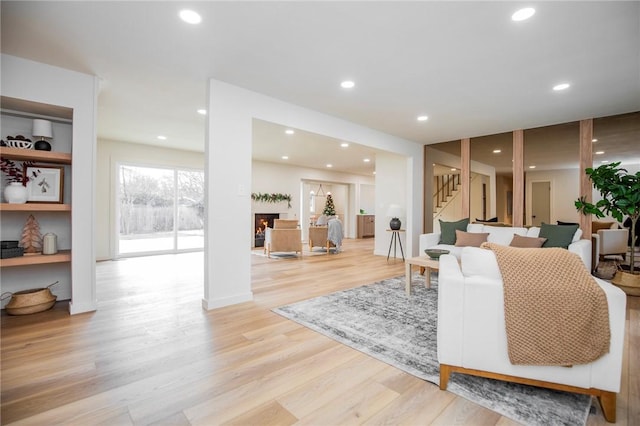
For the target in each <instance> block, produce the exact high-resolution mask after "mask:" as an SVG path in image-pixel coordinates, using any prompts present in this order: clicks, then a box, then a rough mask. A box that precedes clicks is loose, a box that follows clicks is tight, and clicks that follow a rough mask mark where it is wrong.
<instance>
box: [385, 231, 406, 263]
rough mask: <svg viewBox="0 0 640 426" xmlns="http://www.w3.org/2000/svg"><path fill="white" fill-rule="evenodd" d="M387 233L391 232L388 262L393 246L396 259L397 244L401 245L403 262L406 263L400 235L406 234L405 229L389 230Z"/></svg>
mask: <svg viewBox="0 0 640 426" xmlns="http://www.w3.org/2000/svg"><path fill="white" fill-rule="evenodd" d="M387 232H391V241H389V252H388V253H387V261H389V256H390V255H391V246H393V258H394V259H395V258H396V244H399V245H400V253H401V254H402V261H404V251H403V250H402V241H401V240H400V233H401V232H404V229H398V230H395V229H387Z"/></svg>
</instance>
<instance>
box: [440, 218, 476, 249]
mask: <svg viewBox="0 0 640 426" xmlns="http://www.w3.org/2000/svg"><path fill="white" fill-rule="evenodd" d="M438 220H439V221H440V244H455V243H456V229H459V230H460V231H466V230H467V225H469V218H466V219H461V220H458V221H457V222H444V221H442V220H441V219H438Z"/></svg>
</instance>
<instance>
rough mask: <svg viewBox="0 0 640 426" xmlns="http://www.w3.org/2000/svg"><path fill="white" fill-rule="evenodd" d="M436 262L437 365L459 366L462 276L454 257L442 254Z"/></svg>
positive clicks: (461, 326) (462, 292)
mask: <svg viewBox="0 0 640 426" xmlns="http://www.w3.org/2000/svg"><path fill="white" fill-rule="evenodd" d="M439 262H440V264H439V268H440V269H439V272H438V331H437V341H438V344H437V347H438V362H439V363H440V364H449V365H462V355H463V354H462V339H463V326H464V315H463V312H464V304H463V299H464V276H463V275H462V270H461V269H460V264H459V263H458V259H457V258H456V257H455V256H453V255H451V254H446V255H442V256H440V261H439Z"/></svg>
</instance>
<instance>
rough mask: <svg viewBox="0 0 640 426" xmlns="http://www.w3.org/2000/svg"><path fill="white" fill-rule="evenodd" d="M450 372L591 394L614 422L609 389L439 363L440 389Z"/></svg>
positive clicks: (613, 398)
mask: <svg viewBox="0 0 640 426" xmlns="http://www.w3.org/2000/svg"><path fill="white" fill-rule="evenodd" d="M451 373H462V374H469V375H471V376H479V377H486V378H489V379H496V380H502V381H506V382H513V383H520V384H523V385H531V386H538V387H541V388H548V389H554V390H560V391H565V392H573V393H581V394H585V395H592V396H595V397H597V398H598V400H599V401H600V406H601V407H602V413H603V414H604V418H605V420H606V421H608V422H610V423H615V422H616V393H615V392H610V391H604V390H601V389H594V388H588V389H587V388H580V387H577V386H569V385H561V384H559V383H552V382H545V381H543V380H535V379H526V378H523V377H516V376H508V375H506V374H498V373H492V372H489V371H482V370H474V369H470V368H464V367H458V366H455V365H447V364H440V389H441V390H446V389H447V384H448V383H449V376H450V375H451Z"/></svg>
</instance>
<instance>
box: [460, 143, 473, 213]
mask: <svg viewBox="0 0 640 426" xmlns="http://www.w3.org/2000/svg"><path fill="white" fill-rule="evenodd" d="M460 142H461V144H460V145H461V146H460V150H461V153H460V154H461V155H460V157H461V164H460V175H461V178H462V192H461V194H460V195H461V196H462V217H470V215H471V205H470V194H471V179H470V178H471V139H469V138H465V139H462V140H461V141H460Z"/></svg>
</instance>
